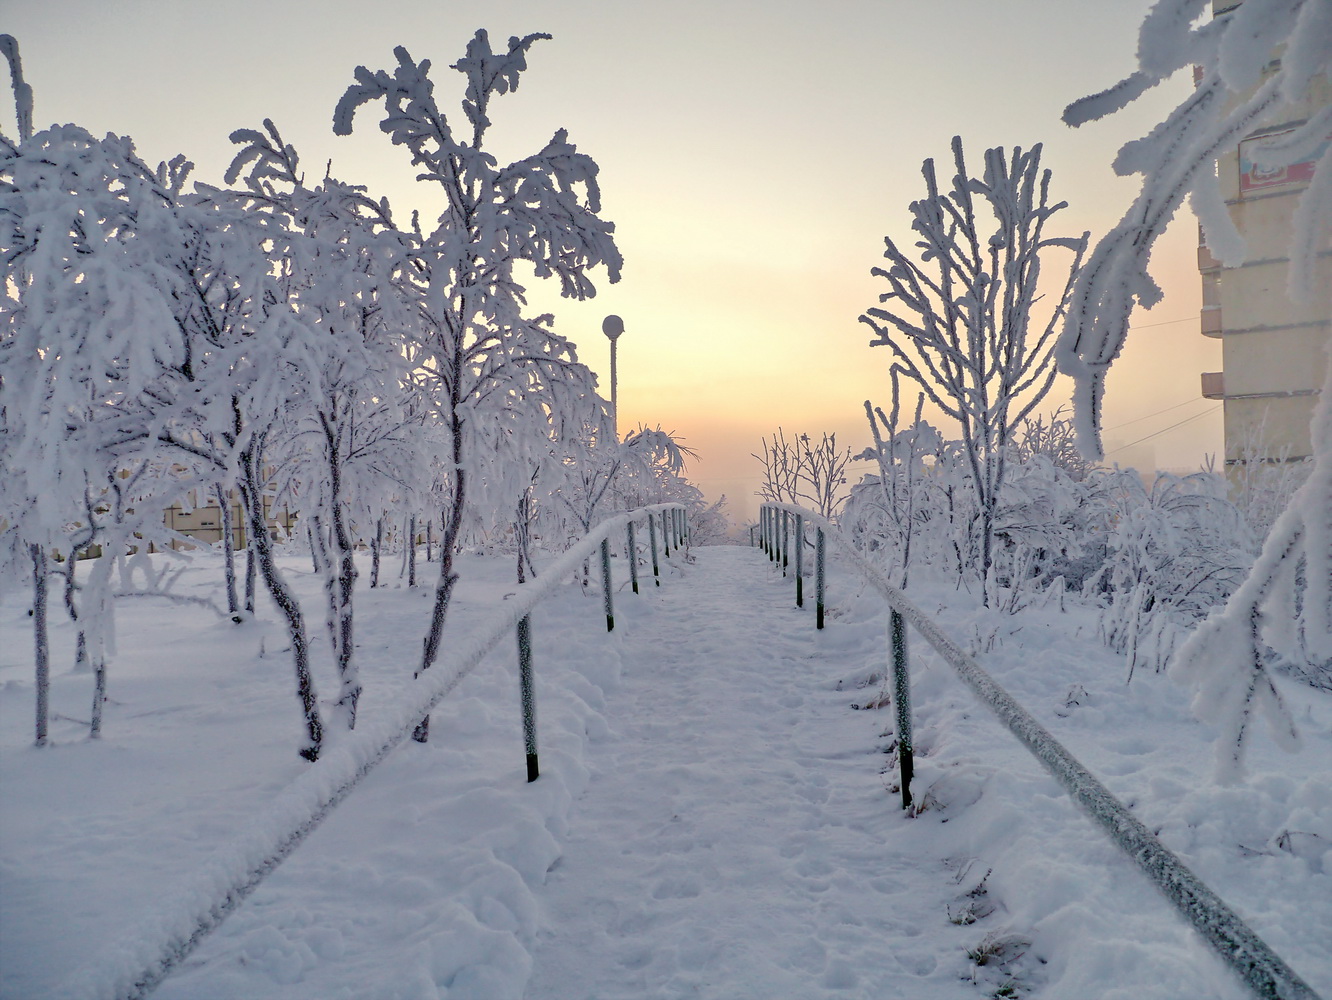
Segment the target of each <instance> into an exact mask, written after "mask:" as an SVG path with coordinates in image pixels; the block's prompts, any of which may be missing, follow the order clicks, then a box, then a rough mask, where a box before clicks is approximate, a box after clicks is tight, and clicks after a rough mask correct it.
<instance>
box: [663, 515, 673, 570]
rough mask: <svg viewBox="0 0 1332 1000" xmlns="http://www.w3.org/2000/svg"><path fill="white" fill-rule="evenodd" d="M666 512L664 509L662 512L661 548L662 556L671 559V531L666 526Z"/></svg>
mask: <svg viewBox="0 0 1332 1000" xmlns="http://www.w3.org/2000/svg"><path fill="white" fill-rule="evenodd" d="M666 513H667V512H666V511H664V510H663V511H662V512H661V548H662V557H663V558H665V559H669V558H670V557H671V532H670V529H669V528H667V527H666V521H667V518H666Z"/></svg>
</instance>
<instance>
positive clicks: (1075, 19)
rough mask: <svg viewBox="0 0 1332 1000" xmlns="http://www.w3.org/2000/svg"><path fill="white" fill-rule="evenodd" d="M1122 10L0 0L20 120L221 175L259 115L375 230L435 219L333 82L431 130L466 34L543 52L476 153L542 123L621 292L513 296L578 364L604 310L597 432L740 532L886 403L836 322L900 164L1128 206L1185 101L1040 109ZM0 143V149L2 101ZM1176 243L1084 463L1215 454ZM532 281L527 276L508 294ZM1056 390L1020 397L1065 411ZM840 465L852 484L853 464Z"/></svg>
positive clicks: (1122, 50)
mask: <svg viewBox="0 0 1332 1000" xmlns="http://www.w3.org/2000/svg"><path fill="white" fill-rule="evenodd" d="M1149 2H1150V0H1095V2H1093V0H1005V2H1003V3H994V2H992V0H929V2H922V3H907V2H905V0H826V2H823V3H820V4H817V5H815V4H811V3H808V2H794V0H764V2H758V0H752V2H742V0H691V2H676V0H671V2H663V3H657V4H654V5H643V4H630V3H624V2H621V0H561V2H558V3H556V2H551V0H544V2H542V0H495V2H494V3H491V4H486V5H476V6H475V7H471V6H468V5H463V4H456V3H455V4H444V3H440V2H438V0H433V2H416V0H398V2H395V3H393V4H374V5H372V4H367V3H364V2H359V3H358V2H351V0H319V2H313V0H264V2H256V0H227V2H210V3H206V4H205V3H199V2H195V0H117V2H116V3H107V2H104V0H42V2H40V3H34V2H32V0H0V32H5V33H9V34H12V35H14V36H15V37H16V38H17V39H18V41H19V44H20V47H21V53H22V57H23V65H24V71H25V74H26V76H27V79H28V81H29V83H30V84H31V85H32V87H33V91H34V102H35V115H34V119H35V124H36V126H37V127H38V128H42V127H44V126H46V125H48V124H51V123H53V122H60V123H65V122H74V123H77V124H79V125H82V126H84V127H85V128H88V129H89V130H91V131H92V132H94V133H102V132H108V131H111V132H116V133H118V134H121V135H129V136H131V137H133V138H134V140H135V142H136V143H137V146H138V149H139V152H140V154H141V155H142V156H144V157H145V158H146V159H148V160H150V161H153V162H156V161H157V160H162V159H169V158H171V157H172V156H174V155H176V154H177V153H184V154H185V155H186V156H188V157H189V158H190V159H191V160H193V161H194V162H195V163H196V164H197V172H196V175H195V176H196V179H199V180H203V181H207V182H213V183H220V182H221V177H222V174H223V172H224V170H225V169H226V166H227V164H228V163H229V162H230V159H231V155H232V152H233V149H232V146H231V144H230V142H229V141H228V138H227V137H228V135H229V134H230V133H231V131H232V130H234V129H236V128H242V127H251V128H253V127H257V126H258V125H259V124H260V123H261V122H262V120H263V119H264V118H272V119H273V121H274V122H275V124H276V125H277V126H278V128H279V129H280V130H281V131H282V133H283V136H284V138H285V139H286V141H287V142H289V143H292V144H293V145H295V146H296V148H297V150H298V151H299V152H300V154H301V157H302V162H303V163H304V165H305V167H306V170H307V172H308V173H309V174H310V175H311V176H312V177H318V176H320V175H321V172H322V171H323V170H324V168H325V165H326V164H327V163H329V162H330V161H331V164H332V172H333V174H334V175H335V176H337V177H339V178H340V179H342V180H345V181H350V182H354V183H360V184H365V185H368V186H369V188H370V191H371V193H372V194H375V195H377V196H378V195H386V196H387V197H388V198H389V200H390V201H391V202H392V204H393V205H394V208H395V211H396V212H397V213H398V215H399V217H400V218H402V219H404V220H405V219H406V218H408V217H409V215H410V211H411V210H412V209H420V210H421V212H422V213H423V215H425V216H427V217H433V216H434V214H436V213H437V212H438V211H439V203H438V199H437V197H436V195H435V193H434V192H433V191H432V190H430V186H429V185H427V184H423V183H417V182H415V181H414V179H413V173H412V171H411V169H410V166H409V164H408V162H407V160H406V157H405V155H404V153H403V151H402V150H401V149H399V148H396V147H394V146H393V145H392V144H391V143H390V142H389V141H388V139H387V137H385V136H384V135H383V134H382V133H381V132H380V131H379V129H378V127H377V123H378V118H377V116H376V115H375V114H374V112H373V109H371V108H365V109H362V112H361V114H360V116H359V117H358V118H357V121H356V129H355V131H354V133H353V134H352V135H351V136H348V137H338V136H334V135H333V133H332V128H331V118H332V111H333V107H334V105H335V104H336V102H337V100H338V98H339V97H340V96H341V94H342V92H343V91H344V90H345V89H346V87H347V85H348V84H349V83H351V82H352V73H353V70H354V68H355V67H356V66H358V65H364V66H366V67H368V68H369V69H371V70H377V69H385V68H391V66H392V65H393V64H394V58H393V54H392V50H393V47H394V46H395V45H405V46H406V47H407V49H408V50H409V51H410V52H411V54H412V55H413V56H415V57H416V58H418V59H420V58H423V57H425V58H429V59H430V60H431V61H432V64H433V66H434V71H433V74H432V75H433V78H434V80H435V82H436V96H437V98H438V99H439V101H440V104H441V106H442V107H444V108H445V109H446V110H452V109H453V108H455V107H456V106H457V100H458V99H460V98H461V94H462V77H461V76H460V75H458V74H457V73H455V72H453V71H452V70H450V69H449V68H448V67H449V64H450V63H452V62H454V61H456V60H457V58H458V57H459V56H460V55H462V53H463V51H464V49H465V46H466V44H467V41H468V40H469V39H470V38H471V36H472V35H473V33H474V32H475V30H476V29H478V28H485V29H487V30H488V31H489V32H490V36H491V40H492V44H493V45H495V47H496V48H499V47H501V46H502V45H503V44H504V41H505V40H506V39H507V38H508V37H509V36H510V35H513V34H518V35H526V34H530V33H533V32H546V33H549V34H551V35H552V36H553V39H552V40H550V41H543V42H539V43H537V44H536V45H535V46H534V48H533V49H532V51H531V52H530V53H529V56H528V65H529V70H528V72H527V73H526V74H525V75H524V76H523V78H522V81H521V85H520V88H519V90H518V91H517V92H515V93H513V94H510V95H508V96H506V97H503V98H500V99H498V100H497V102H496V103H495V104H494V105H493V106H492V111H491V118H492V119H493V120H494V122H495V127H494V128H493V129H492V132H491V137H492V138H491V150H492V152H494V153H495V154H496V155H498V156H499V157H501V158H502V159H506V160H512V159H517V158H519V157H521V156H524V155H527V154H529V153H532V152H535V151H537V150H538V149H540V148H541V147H542V146H543V145H544V144H545V142H546V141H547V140H548V139H549V138H550V136H551V134H552V133H553V132H554V131H555V130H556V129H558V128H566V129H568V132H569V138H570V139H571V140H572V141H573V142H575V143H576V144H577V145H578V148H579V149H580V150H581V151H582V152H585V153H588V154H590V155H591V156H592V157H593V158H594V159H596V161H597V162H598V163H599V164H600V167H601V175H600V176H601V186H602V207H603V211H602V215H603V216H604V217H605V218H608V219H611V220H612V221H614V222H615V224H616V234H617V240H618V243H619V246H620V249H621V251H622V252H623V254H624V257H625V268H624V276H623V279H622V280H621V281H620V282H619V283H617V284H614V285H611V284H609V283H607V282H606V281H605V280H604V277H605V276H604V274H602V275H600V278H601V280H598V281H597V286H598V295H597V296H596V298H595V299H593V300H591V301H588V302H582V303H577V302H570V301H568V300H562V299H560V298H559V296H558V289H540V288H536V287H532V288H531V293H532V294H531V296H530V298H531V300H532V303H533V305H534V307H535V308H536V310H537V311H541V312H546V311H550V312H553V313H554V314H555V316H556V329H557V330H558V331H559V332H561V333H562V334H564V335H565V336H567V337H570V338H572V339H573V340H574V341H575V342H576V343H577V344H578V345H579V351H580V357H581V359H582V360H584V361H586V362H587V363H589V364H590V365H591V366H592V367H593V368H594V369H596V370H597V371H599V372H600V373H602V379H603V393H604V394H605V395H607V396H609V371H610V366H609V343H608V342H607V340H606V339H605V337H604V336H603V335H602V333H601V321H602V319H603V317H604V316H606V315H607V314H608V313H615V314H617V315H619V316H621V317H623V319H624V325H625V333H624V335H623V336H622V337H621V338H620V340H619V347H618V350H619V358H618V369H619V387H618V388H619V392H618V395H619V416H620V427H621V431H622V432H623V431H624V430H626V429H629V428H632V427H633V426H636V425H638V424H639V423H645V424H648V425H650V426H661V427H662V428H663V429H665V430H668V431H673V432H675V433H676V434H678V435H679V436H681V437H682V438H683V439H684V443H685V444H686V446H688V447H690V448H692V449H694V450H695V451H696V452H697V453H698V456H699V457H698V459H697V460H696V461H694V462H692V463H691V465H690V468H689V470H688V475H689V477H690V478H691V480H693V481H694V482H695V483H697V484H698V485H699V486H700V487H701V488H702V489H703V490H704V492H705V493H706V494H707V495H708V496H709V497H711V498H713V499H715V498H716V497H718V496H720V495H721V494H726V495H727V496H728V498H729V500H730V509H731V511H732V514H733V517H735V518H736V519H737V520H740V519H741V518H743V517H746V516H752V514H753V511H754V509H755V505H756V501H755V499H754V497H753V492H754V490H755V489H756V488H757V485H758V479H759V476H760V467H759V463H758V462H757V461H756V460H755V459H753V458H752V457H751V456H752V453H753V452H755V451H758V450H760V439H761V438H762V437H763V436H764V435H769V436H770V435H771V434H772V432H773V431H774V430H775V429H776V428H777V427H778V426H781V427H783V428H785V429H786V431H787V433H788V435H790V434H792V433H798V432H802V431H803V432H808V433H810V434H812V435H814V436H815V437H817V436H818V435H819V434H820V433H822V432H824V431H829V432H836V434H837V440H838V442H839V443H843V444H845V445H848V446H851V447H852V448H853V449H854V450H855V451H859V450H860V449H861V448H863V447H865V445H867V444H868V439H869V436H868V430H867V426H866V424H865V418H864V410H863V402H864V400H866V399H870V400H873V401H874V402H875V403H876V404H883V405H884V406H887V404H888V393H889V389H888V375H887V373H888V367H889V363H890V356H889V351H888V349H887V348H884V347H878V348H870V347H868V346H867V345H868V341H869V339H870V330H869V328H868V327H867V326H865V325H863V324H861V323H859V322H858V317H859V316H860V315H861V314H862V313H863V312H864V311H865V310H866V309H868V308H870V307H871V306H874V305H876V304H877V296H878V294H879V292H880V291H881V290H882V289H881V285H882V284H883V279H881V278H874V277H872V276H871V274H870V270H871V268H873V267H875V266H877V265H878V264H879V263H880V262H881V260H882V253H883V238H884V236H885V235H889V234H891V235H893V236H894V238H895V239H897V240H898V242H899V243H902V242H906V243H909V242H910V239H909V232H908V223H907V219H908V214H907V206H908V205H909V203H910V202H911V201H912V200H914V199H916V198H918V197H920V196H921V195H922V194H923V192H924V188H923V182H922V179H921V174H920V168H921V163H922V161H923V160H924V159H926V158H927V157H935V158H936V159H937V160H939V161H941V162H942V161H944V160H946V159H947V157H948V156H949V143H950V141H951V138H952V137H953V136H954V135H960V136H961V137H962V139H963V142H964V144H965V147H966V149H967V152H968V158H969V160H970V162H971V163H972V164H974V165H975V166H976V167H977V168H978V167H979V165H980V163H981V158H982V153H983V151H984V150H985V149H986V148H987V147H991V146H1010V147H1011V146H1022V147H1024V148H1029V147H1031V146H1032V145H1034V144H1035V143H1038V142H1039V143H1043V145H1044V156H1043V162H1044V164H1045V165H1046V166H1047V167H1049V168H1050V169H1051V170H1052V171H1053V180H1052V184H1051V190H1052V193H1053V195H1054V197H1055V198H1057V199H1060V200H1066V201H1068V203H1069V207H1068V208H1067V209H1066V210H1065V211H1063V212H1061V213H1060V215H1058V216H1056V217H1055V220H1053V221H1052V223H1051V227H1052V231H1053V230H1058V231H1060V232H1065V233H1067V234H1068V235H1078V234H1080V233H1081V232H1083V231H1084V230H1089V231H1090V232H1091V234H1092V238H1093V239H1096V238H1097V237H1098V236H1100V235H1101V234H1103V233H1105V232H1106V231H1107V230H1108V229H1109V228H1111V227H1112V226H1113V225H1115V224H1116V223H1117V222H1118V221H1119V218H1120V217H1121V215H1122V214H1123V212H1124V210H1125V209H1126V208H1127V206H1128V204H1129V203H1130V202H1131V201H1132V199H1133V197H1134V196H1135V195H1136V193H1137V191H1138V187H1139V181H1138V179H1137V178H1120V177H1116V176H1115V174H1114V172H1113V170H1112V168H1111V165H1110V164H1111V162H1112V160H1113V158H1114V154H1115V151H1116V150H1117V149H1118V148H1119V146H1120V145H1121V144H1122V143H1123V142H1125V141H1127V140H1129V139H1133V138H1136V137H1138V136H1140V135H1143V134H1145V133H1146V132H1147V131H1148V130H1150V128H1151V127H1152V126H1153V125H1154V124H1155V123H1156V122H1158V121H1159V120H1160V119H1161V118H1162V117H1164V115H1165V114H1166V113H1167V112H1168V110H1169V109H1170V108H1172V107H1173V106H1174V105H1175V104H1176V103H1178V101H1179V100H1180V99H1181V98H1182V96H1183V95H1184V94H1185V93H1186V92H1187V89H1188V87H1189V86H1190V81H1189V80H1187V79H1184V78H1183V77H1182V76H1181V77H1180V78H1176V79H1173V80H1171V81H1168V83H1167V84H1166V85H1164V86H1163V87H1161V88H1159V90H1158V92H1155V93H1153V94H1151V95H1149V96H1148V98H1146V99H1144V100H1142V101H1140V102H1138V104H1139V106H1135V107H1134V108H1131V109H1129V110H1128V111H1126V112H1122V113H1120V114H1119V115H1117V116H1115V117H1114V118H1113V119H1110V120H1108V121H1104V122H1097V123H1092V124H1090V125H1087V126H1084V127H1082V128H1081V129H1070V128H1068V127H1067V126H1065V125H1064V124H1063V123H1062V122H1061V121H1060V114H1061V112H1062V110H1063V108H1064V106H1065V105H1066V104H1068V103H1069V102H1071V101H1073V100H1076V99H1077V98H1080V97H1083V96H1085V95H1087V94H1090V93H1094V92H1096V91H1099V90H1102V89H1104V88H1105V87H1107V86H1109V85H1111V84H1113V83H1115V82H1116V81H1118V80H1119V79H1120V78H1122V77H1123V76H1125V75H1127V74H1128V73H1129V72H1131V71H1132V70H1133V69H1134V68H1135V63H1134V52H1135V49H1136V38H1137V28H1138V25H1139V24H1140V23H1141V21H1142V17H1143V15H1144V13H1145V12H1146V10H1147V8H1148V6H1149ZM0 128H4V129H5V130H6V131H7V132H11V134H12V129H13V119H12V111H8V110H7V109H6V111H5V112H4V113H3V114H0ZM1196 246H1197V229H1196V223H1195V222H1194V220H1193V219H1192V217H1191V216H1188V215H1187V212H1186V211H1185V214H1184V215H1182V216H1181V217H1180V218H1179V219H1177V220H1176V222H1175V223H1174V225H1173V226H1172V229H1171V231H1170V232H1168V233H1167V235H1166V236H1165V237H1164V238H1163V239H1162V241H1161V242H1160V243H1159V244H1158V246H1157V251H1156V253H1155V264H1154V267H1155V271H1154V273H1155V275H1156V277H1157V280H1158V281H1159V282H1160V284H1161V285H1162V287H1163V288H1164V289H1165V292H1166V296H1165V299H1164V301H1163V302H1162V303H1161V304H1159V305H1158V306H1157V307H1156V308H1155V309H1153V310H1151V311H1149V312H1140V313H1139V314H1138V315H1137V316H1136V317H1135V320H1134V329H1133V332H1132V333H1131V334H1130V338H1129V343H1128V346H1127V348H1126V349H1125V352H1124V354H1123V355H1122V357H1121V358H1120V360H1119V362H1118V363H1117V364H1116V367H1115V369H1114V370H1113V371H1112V373H1111V376H1110V379H1109V383H1108V389H1107V396H1106V415H1105V425H1106V427H1107V434H1106V446H1107V449H1108V451H1109V458H1110V459H1111V460H1119V461H1121V462H1124V463H1125V464H1155V465H1156V466H1158V467H1161V468H1169V469H1177V470H1186V471H1191V470H1193V469H1195V468H1197V467H1198V466H1199V465H1200V464H1201V463H1203V462H1204V460H1205V457H1206V455H1207V454H1209V453H1211V454H1215V453H1218V452H1219V451H1220V445H1221V417H1220V413H1221V404H1220V403H1219V402H1214V401H1210V400H1204V399H1202V398H1201V397H1200V395H1199V378H1198V376H1199V373H1200V372H1202V371H1210V370H1219V369H1220V367H1221V365H1220V347H1219V344H1218V343H1217V342H1215V341H1210V340H1207V339H1206V338H1204V337H1202V336H1201V335H1200V334H1199V333H1198V308H1199V305H1200V291H1199V280H1198V273H1197V266H1196ZM535 284H536V282H535V281H534V282H533V285H535ZM1067 396H1068V386H1067V384H1064V383H1063V382H1062V380H1061V383H1060V384H1058V385H1057V386H1056V388H1055V390H1054V392H1053V393H1052V395H1051V397H1050V398H1049V399H1048V401H1047V404H1048V405H1047V407H1046V409H1047V410H1048V409H1053V408H1054V407H1055V406H1057V405H1059V403H1061V402H1063V401H1065V400H1066V399H1067ZM853 469H854V470H856V472H855V475H857V476H858V475H859V473H860V471H868V467H867V466H864V465H860V466H853Z"/></svg>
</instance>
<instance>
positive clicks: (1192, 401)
mask: <svg viewBox="0 0 1332 1000" xmlns="http://www.w3.org/2000/svg"><path fill="white" fill-rule="evenodd" d="M1199 398H1200V397H1198V396H1191V397H1190V398H1188V399H1186V400H1184V402H1182V403H1176V404H1175V405H1174V406H1167V407H1166V408H1165V409H1164V410H1157V411H1156V412H1155V413H1149V414H1147V415H1146V416H1143V417H1134V418H1133V419H1132V420H1125V421H1124V422H1123V423H1120V424H1115V426H1113V427H1107V428H1106V429H1105V430H1106V431H1117V430H1119V428H1121V427H1127V426H1128V425H1129V424H1136V423H1138V422H1139V421H1142V420H1148V419H1150V418H1151V417H1159V416H1160V415H1161V414H1162V413H1169V412H1170V411H1171V410H1178V409H1179V408H1180V407H1181V406H1188V405H1189V404H1190V403H1196V402H1198V400H1199ZM1102 433H1104V432H1102Z"/></svg>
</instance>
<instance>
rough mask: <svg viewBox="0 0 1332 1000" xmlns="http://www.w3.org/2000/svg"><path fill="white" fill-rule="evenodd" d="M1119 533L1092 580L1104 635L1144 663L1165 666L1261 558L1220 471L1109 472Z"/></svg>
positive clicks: (1105, 475) (1132, 665) (1113, 533)
mask: <svg viewBox="0 0 1332 1000" xmlns="http://www.w3.org/2000/svg"><path fill="white" fill-rule="evenodd" d="M1095 478H1097V479H1099V480H1102V481H1103V483H1104V484H1105V486H1106V491H1105V494H1104V495H1105V496H1106V497H1107V498H1108V500H1109V504H1110V506H1109V508H1108V511H1107V512H1108V514H1109V516H1110V531H1109V537H1108V539H1107V543H1106V544H1107V551H1106V558H1105V562H1104V564H1103V565H1102V567H1101V569H1100V571H1099V572H1098V573H1097V574H1096V575H1095V576H1094V577H1093V578H1092V579H1091V580H1090V581H1088V583H1087V585H1086V591H1085V592H1086V593H1088V594H1089V595H1090V596H1093V597H1097V598H1099V599H1100V600H1101V601H1103V602H1104V606H1103V610H1102V612H1101V618H1100V630H1101V638H1102V639H1103V641H1104V642H1105V643H1106V644H1107V645H1108V646H1110V647H1111V648H1112V649H1114V650H1115V651H1116V652H1119V653H1123V654H1124V656H1125V659H1126V661H1127V664H1128V677H1129V678H1130V679H1131V678H1132V676H1133V672H1134V670H1135V669H1137V667H1138V666H1142V667H1144V668H1146V669H1149V670H1152V671H1160V670H1163V669H1164V668H1165V666H1166V663H1167V662H1168V661H1169V659H1170V657H1171V655H1172V654H1173V653H1174V651H1175V649H1176V647H1177V646H1178V645H1179V644H1180V643H1181V642H1182V641H1183V640H1184V638H1185V637H1186V636H1187V634H1188V633H1189V631H1190V630H1191V629H1192V628H1193V627H1195V626H1196V625H1197V623H1198V622H1199V621H1200V620H1201V619H1202V618H1204V617H1205V616H1206V615H1207V614H1208V613H1209V612H1211V610H1212V609H1213V608H1215V607H1218V606H1219V605H1221V604H1223V603H1224V602H1225V600H1226V598H1228V597H1229V596H1230V594H1231V593H1232V592H1233V591H1234V590H1235V588H1236V587H1237V586H1239V583H1240V581H1241V580H1242V579H1243V578H1244V574H1245V572H1247V570H1248V567H1249V564H1250V563H1251V562H1252V543H1251V535H1250V533H1249V531H1248V526H1247V525H1246V524H1245V523H1244V518H1243V516H1242V515H1241V514H1240V512H1239V510H1238V509H1236V507H1235V506H1234V505H1233V504H1232V503H1230V501H1229V500H1227V499H1226V482H1225V480H1224V479H1223V478H1221V477H1220V476H1217V475H1214V474H1212V473H1206V472H1199V473H1194V474H1193V475H1190V476H1182V477H1181V476H1173V475H1170V474H1168V473H1160V474H1158V475H1157V476H1156V477H1155V478H1154V479H1153V480H1152V483H1151V485H1150V486H1146V485H1144V483H1143V481H1142V479H1141V478H1140V477H1139V476H1138V474H1137V473H1136V472H1134V471H1133V470H1120V469H1114V470H1102V471H1100V472H1098V473H1097V474H1096V475H1095Z"/></svg>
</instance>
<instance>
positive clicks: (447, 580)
mask: <svg viewBox="0 0 1332 1000" xmlns="http://www.w3.org/2000/svg"><path fill="white" fill-rule="evenodd" d="M452 431H453V434H452V437H453V504H452V506H451V509H450V510H449V513H448V521H446V522H445V524H444V537H443V538H442V539H440V543H439V550H440V551H439V583H437V584H436V585H435V602H434V605H433V607H432V608H431V610H430V631H429V633H427V635H426V638H425V643H424V646H425V649H424V651H423V653H422V656H421V668H420V669H419V670H417V671H416V674H415V676H416V677H420V676H421V674H423V673H425V672H426V671H427V670H429V669H430V667H431V665H433V664H434V662H435V657H436V656H437V655H438V654H439V643H440V639H441V637H442V636H443V634H444V616H445V614H447V612H448V610H449V597H450V595H451V594H452V593H453V585H454V584H455V583H457V582H458V575H457V574H456V573H454V572H453V554H454V550H455V549H456V548H457V545H458V532H459V531H461V530H462V520H463V510H464V508H465V507H466V504H467V472H466V470H465V469H464V468H463V464H462V458H463V433H462V420H461V419H460V418H459V417H458V416H457V408H456V406H455V408H454V417H453V426H452ZM412 739H414V740H416V742H417V743H425V742H426V741H427V740H429V739H430V716H428V715H427V716H426V717H425V718H424V719H422V720H421V721H420V722H419V723H418V724H417V726H416V730H415V731H414V732H413V733H412Z"/></svg>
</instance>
